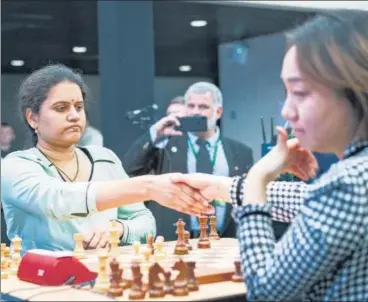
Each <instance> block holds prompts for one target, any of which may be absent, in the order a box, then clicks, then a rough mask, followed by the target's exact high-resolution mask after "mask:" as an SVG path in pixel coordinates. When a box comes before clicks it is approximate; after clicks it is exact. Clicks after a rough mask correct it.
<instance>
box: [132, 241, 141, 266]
mask: <svg viewBox="0 0 368 302" xmlns="http://www.w3.org/2000/svg"><path fill="white" fill-rule="evenodd" d="M132 246H133V259H132V260H133V261H135V262H138V263H140V262H142V260H143V256H142V255H141V254H140V248H141V243H140V242H139V241H134V242H133V244H132Z"/></svg>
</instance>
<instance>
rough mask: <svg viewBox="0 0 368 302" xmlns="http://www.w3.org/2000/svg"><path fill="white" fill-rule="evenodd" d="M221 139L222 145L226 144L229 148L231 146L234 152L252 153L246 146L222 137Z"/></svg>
mask: <svg viewBox="0 0 368 302" xmlns="http://www.w3.org/2000/svg"><path fill="white" fill-rule="evenodd" d="M221 139H222V141H223V143H224V144H228V145H229V146H231V147H232V148H234V149H236V150H242V151H243V152H252V148H250V147H249V146H248V145H246V144H243V143H241V142H239V141H236V140H234V139H232V138H229V137H224V136H222V138H221Z"/></svg>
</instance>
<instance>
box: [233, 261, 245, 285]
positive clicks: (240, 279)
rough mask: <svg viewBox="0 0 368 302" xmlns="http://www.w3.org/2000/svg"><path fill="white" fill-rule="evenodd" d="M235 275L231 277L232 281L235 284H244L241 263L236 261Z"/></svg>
mask: <svg viewBox="0 0 368 302" xmlns="http://www.w3.org/2000/svg"><path fill="white" fill-rule="evenodd" d="M234 265H235V273H234V275H232V276H231V281H233V282H243V273H242V270H241V263H240V261H239V260H235V261H234Z"/></svg>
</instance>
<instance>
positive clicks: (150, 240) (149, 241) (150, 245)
mask: <svg viewBox="0 0 368 302" xmlns="http://www.w3.org/2000/svg"><path fill="white" fill-rule="evenodd" d="M147 247H148V248H149V249H150V250H151V255H153V254H154V252H155V249H154V246H153V235H152V234H149V235H148V236H147Z"/></svg>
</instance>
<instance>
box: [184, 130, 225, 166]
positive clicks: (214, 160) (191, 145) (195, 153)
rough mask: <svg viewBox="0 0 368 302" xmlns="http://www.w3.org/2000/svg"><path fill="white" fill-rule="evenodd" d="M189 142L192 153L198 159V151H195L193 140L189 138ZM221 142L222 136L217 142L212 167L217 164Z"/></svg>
mask: <svg viewBox="0 0 368 302" xmlns="http://www.w3.org/2000/svg"><path fill="white" fill-rule="evenodd" d="M188 142H189V147H190V150H191V151H192V153H193V155H194V156H195V157H196V159H198V158H197V157H198V152H196V151H195V149H194V146H193V143H192V141H191V140H190V139H188ZM219 142H220V137H219V138H218V139H217V141H216V143H215V150H214V151H213V156H212V158H211V165H212V167H214V166H215V163H216V159H217V151H218V146H219Z"/></svg>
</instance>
